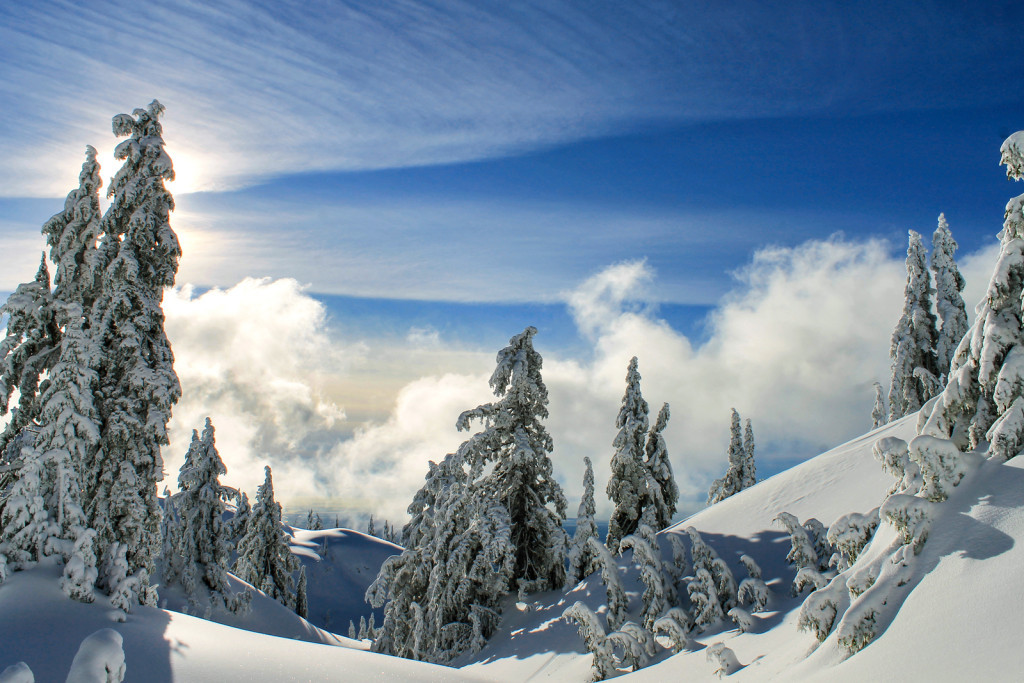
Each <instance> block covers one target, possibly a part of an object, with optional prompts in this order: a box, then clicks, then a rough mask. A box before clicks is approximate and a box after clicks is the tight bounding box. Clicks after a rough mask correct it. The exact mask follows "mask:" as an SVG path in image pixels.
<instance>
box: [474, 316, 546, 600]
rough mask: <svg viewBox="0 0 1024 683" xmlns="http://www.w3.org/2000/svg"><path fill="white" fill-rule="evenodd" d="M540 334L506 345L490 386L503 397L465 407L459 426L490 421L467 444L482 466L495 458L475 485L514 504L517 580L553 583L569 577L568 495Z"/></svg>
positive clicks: (540, 586) (542, 585) (530, 331)
mask: <svg viewBox="0 0 1024 683" xmlns="http://www.w3.org/2000/svg"><path fill="white" fill-rule="evenodd" d="M535 334H537V329H536V328H534V327H527V328H526V329H525V330H524V331H523V332H521V333H520V334H517V335H516V336H514V337H512V338H511V339H510V340H509V345H508V346H507V347H505V348H504V349H502V350H501V351H499V352H498V357H497V367H496V368H495V370H494V373H493V374H492V375H491V379H490V386H491V389H493V390H494V394H495V395H496V396H498V397H500V400H499V401H497V402H494V403H488V404H485V405H482V406H479V407H477V408H474V409H473V410H468V411H466V412H464V413H462V415H460V416H459V419H458V422H457V423H456V427H457V428H458V429H459V431H465V430H468V429H469V428H470V423H471V422H472V421H473V420H479V421H480V422H482V423H483V430H482V431H481V432H479V433H477V434H474V435H473V436H472V437H470V438H469V439H468V440H467V441H466V442H465V443H463V444H462V446H461V447H460V449H459V450H460V452H461V453H462V457H463V458H464V460H465V461H466V463H467V464H468V465H469V466H470V467H472V468H474V470H475V471H482V470H483V468H485V467H486V466H487V465H489V464H491V463H493V469H492V470H491V471H490V473H488V474H486V475H485V476H484V477H483V478H482V479H481V480H480V481H479V482H478V483H476V485H475V489H476V490H477V491H478V492H479V494H480V495H481V496H483V497H490V498H493V499H494V500H496V501H498V502H499V503H500V504H502V505H504V506H505V509H506V510H507V511H508V516H509V520H510V523H511V541H512V547H513V548H514V549H515V561H514V565H513V566H514V570H513V572H512V576H511V578H510V580H511V582H512V585H510V588H515V587H516V585H517V583H522V584H523V585H526V586H529V587H530V588H531V589H533V590H545V589H547V588H553V587H556V586H559V587H560V586H562V585H564V584H565V561H564V557H565V544H566V534H565V531H564V530H563V529H562V522H564V521H565V508H566V502H565V495H564V494H563V493H562V488H561V486H559V485H558V482H557V481H555V478H554V474H553V471H552V465H551V455H550V454H551V449H552V441H551V436H550V435H549V434H548V432H547V430H546V429H545V428H544V423H543V422H542V420H544V419H545V418H547V417H548V408H547V405H548V391H547V387H545V386H544V380H543V379H542V378H541V374H540V371H541V365H542V363H543V360H542V359H541V356H540V354H539V353H537V352H536V351H535V350H534V348H533V335H535ZM552 506H553V507H554V509H552Z"/></svg>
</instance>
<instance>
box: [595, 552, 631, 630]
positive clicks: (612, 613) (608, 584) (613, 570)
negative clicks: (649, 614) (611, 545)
mask: <svg viewBox="0 0 1024 683" xmlns="http://www.w3.org/2000/svg"><path fill="white" fill-rule="evenodd" d="M587 543H588V544H589V545H590V550H591V552H593V553H594V557H595V558H596V559H595V560H594V561H595V564H596V565H597V567H598V569H600V570H601V580H602V581H604V586H605V591H606V592H607V595H608V615H607V619H608V628H609V629H612V630H614V629H617V628H618V627H619V626H621V625H622V624H623V623H624V622H625V621H626V616H627V610H628V609H629V598H628V597H627V596H626V589H625V588H623V587H622V577H620V576H619V564H618V562H616V561H615V558H614V557H612V554H611V552H610V551H609V550H608V548H607V546H605V545H604V544H603V543H601V541H599V540H597V539H596V538H591V539H590V540H588V541H587Z"/></svg>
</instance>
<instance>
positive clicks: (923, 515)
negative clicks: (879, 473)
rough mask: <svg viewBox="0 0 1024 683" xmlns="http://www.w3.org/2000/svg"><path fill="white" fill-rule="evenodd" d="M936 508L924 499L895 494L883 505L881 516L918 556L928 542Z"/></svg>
mask: <svg viewBox="0 0 1024 683" xmlns="http://www.w3.org/2000/svg"><path fill="white" fill-rule="evenodd" d="M934 507H935V503H932V502H929V501H927V500H924V499H923V498H918V497H917V496H908V495H906V494H900V493H894V494H893V495H891V496H889V497H888V498H886V500H885V502H884V503H882V507H881V511H880V514H881V516H882V518H883V519H885V520H886V521H888V522H889V523H890V524H892V525H893V526H894V527H896V531H898V532H899V534H900V538H901V539H902V540H903V543H904V544H906V545H913V548H914V553H915V554H917V553H920V552H921V548H923V547H924V543H925V541H927V540H928V532H929V531H930V530H931V524H932V517H933V516H934V511H933V508H934Z"/></svg>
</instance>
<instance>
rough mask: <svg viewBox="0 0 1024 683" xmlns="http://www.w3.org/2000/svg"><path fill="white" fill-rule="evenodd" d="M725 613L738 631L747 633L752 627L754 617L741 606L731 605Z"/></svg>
mask: <svg viewBox="0 0 1024 683" xmlns="http://www.w3.org/2000/svg"><path fill="white" fill-rule="evenodd" d="M727 614H728V615H729V618H730V619H732V621H733V623H734V624H736V628H737V629H738V630H739V632H740V633H749V632H750V631H751V630H752V629H753V628H754V617H752V616H750V612H748V611H747V610H745V609H743V608H742V607H733V608H732V609H731V610H729V611H728V613H727Z"/></svg>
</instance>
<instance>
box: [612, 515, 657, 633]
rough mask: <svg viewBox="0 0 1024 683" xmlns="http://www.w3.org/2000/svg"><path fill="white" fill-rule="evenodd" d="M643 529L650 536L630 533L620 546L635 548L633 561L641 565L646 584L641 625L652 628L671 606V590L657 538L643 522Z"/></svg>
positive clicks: (642, 579)
mask: <svg viewBox="0 0 1024 683" xmlns="http://www.w3.org/2000/svg"><path fill="white" fill-rule="evenodd" d="M640 528H641V529H646V530H647V532H648V534H647V535H648V536H649V538H644V537H643V536H641V535H640V534H630V535H629V536H626V537H625V538H623V539H622V542H621V543H620V544H619V547H620V548H621V549H622V550H626V549H630V548H632V550H633V561H634V562H635V563H637V564H638V565H639V567H640V581H641V583H643V584H644V592H643V595H642V596H641V599H642V600H643V605H644V607H643V611H642V612H641V614H640V619H641V625H642V626H643V627H644V628H645V629H648V630H650V629H652V628H653V627H654V622H655V620H657V618H658V617H660V616H661V615H662V613H663V612H665V610H667V609H668V608H669V596H668V593H669V590H668V587H667V586H666V581H665V575H664V570H663V565H662V562H661V550H660V548H659V546H658V541H657V539H655V538H654V534H653V532H652V531H651V529H650V527H648V526H646V525H644V524H641V525H640Z"/></svg>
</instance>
